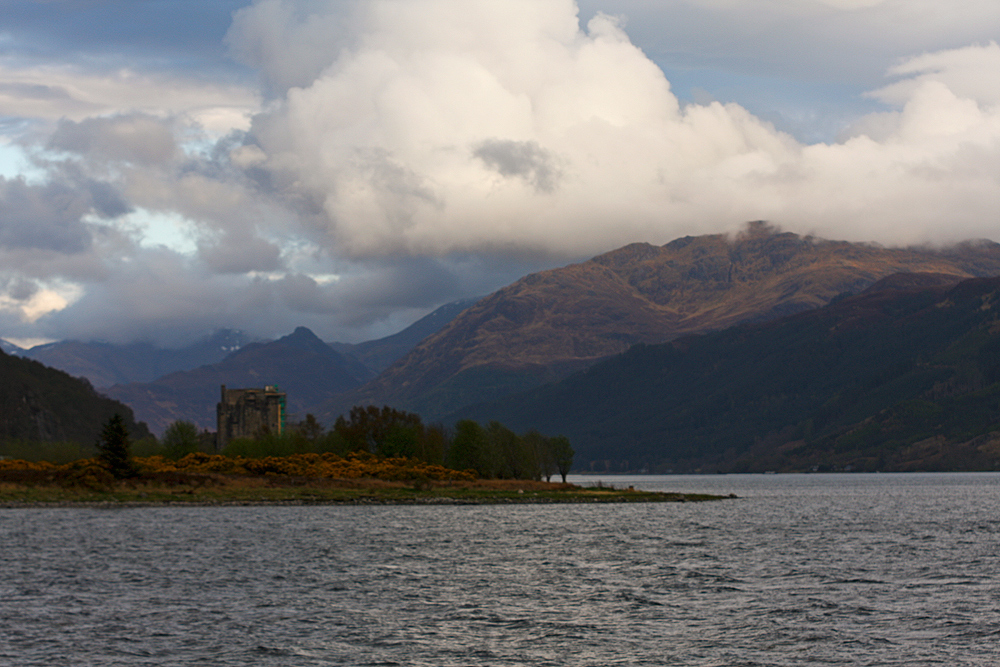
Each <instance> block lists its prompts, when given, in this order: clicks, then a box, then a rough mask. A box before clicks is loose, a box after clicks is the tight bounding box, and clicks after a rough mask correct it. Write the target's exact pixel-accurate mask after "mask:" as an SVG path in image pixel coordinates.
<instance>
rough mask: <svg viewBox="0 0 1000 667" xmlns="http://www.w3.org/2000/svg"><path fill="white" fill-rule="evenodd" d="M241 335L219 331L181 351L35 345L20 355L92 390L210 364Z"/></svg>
mask: <svg viewBox="0 0 1000 667" xmlns="http://www.w3.org/2000/svg"><path fill="white" fill-rule="evenodd" d="M250 340H251V339H250V338H249V337H248V336H247V335H246V334H244V333H243V332H241V331H232V330H230V329H222V330H219V331H216V332H215V333H213V334H212V335H210V336H207V337H205V338H203V339H202V340H199V341H198V342H196V343H194V344H192V345H189V346H187V347H184V348H180V349H176V350H172V349H163V348H159V347H155V346H153V345H151V344H149V343H131V344H128V345H115V344H113V343H82V342H79V341H62V342H58V343H48V344H46V345H37V346H35V347H33V348H31V349H30V350H26V351H23V352H21V353H20V355H21V356H24V357H27V358H29V359H34V360H36V361H40V362H42V363H43V364H45V365H46V366H51V367H53V368H58V369H60V370H63V371H66V372H67V373H69V374H70V375H73V376H76V377H84V378H87V379H88V380H89V381H90V383H91V384H93V385H94V386H95V387H110V386H111V385H114V384H127V383H129V382H149V381H151V380H155V379H156V378H158V377H160V376H163V375H166V374H168V373H173V372H174V371H182V370H188V369H191V368H197V367H198V366H204V365H205V364H214V363H216V362H218V361H222V359H224V358H225V357H226V356H227V355H229V354H231V353H232V352H235V351H236V350H238V349H240V348H241V347H243V346H244V345H246V344H247V343H249V342H250Z"/></svg>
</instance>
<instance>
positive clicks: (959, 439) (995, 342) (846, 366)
mask: <svg viewBox="0 0 1000 667" xmlns="http://www.w3.org/2000/svg"><path fill="white" fill-rule="evenodd" d="M998 315H1000V278H989V279H971V280H966V281H963V282H960V283H958V284H955V283H954V278H953V277H949V276H941V275H926V274H903V275H898V276H893V277H891V278H889V279H886V280H883V281H881V282H879V283H876V284H875V285H874V286H872V287H871V288H869V289H868V290H867V291H865V292H864V293H862V294H859V295H857V296H853V297H848V298H844V299H841V300H838V301H837V302H836V303H833V304H831V305H829V306H826V307H824V308H821V309H818V310H815V311H811V312H807V313H801V314H798V315H794V316H791V317H788V318H785V319H782V320H778V321H774V322H769V323H765V324H757V325H744V326H738V327H734V328H731V329H728V330H725V331H721V332H718V333H713V334H709V335H702V336H688V337H684V338H681V339H678V340H676V341H673V342H671V343H667V344H662V345H640V346H636V347H634V348H632V349H631V350H629V351H628V352H626V353H625V354H623V355H621V356H618V357H616V358H614V359H611V360H608V361H606V362H603V363H601V364H598V365H597V366H595V367H593V368H591V369H589V370H588V371H586V372H584V373H580V374H577V375H575V376H573V377H571V378H569V379H567V380H565V381H563V382H560V383H558V384H554V385H549V386H546V387H543V388H540V389H538V390H535V391H533V392H529V393H527V394H524V395H521V396H518V397H515V398H513V399H510V400H508V401H504V402H499V403H496V404H493V405H490V406H480V407H478V408H475V409H471V410H467V411H463V412H461V413H458V414H457V415H456V418H457V417H469V418H473V419H478V420H488V419H497V420H499V421H502V422H504V423H505V424H508V425H510V426H511V427H512V428H515V429H527V428H538V429H539V430H542V431H546V432H559V433H565V434H566V435H568V436H569V437H570V439H571V440H572V441H573V443H574V446H575V447H576V449H577V452H578V457H577V461H578V466H577V467H578V469H579V468H587V467H590V466H593V467H595V468H597V469H605V468H611V469H623V470H640V469H645V470H649V471H656V472H666V471H703V472H715V471H766V470H779V471H782V470H785V471H790V470H802V471H808V470H883V471H889V470H979V469H1000V319H998ZM588 462H589V463H588Z"/></svg>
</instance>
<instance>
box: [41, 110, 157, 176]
mask: <svg viewBox="0 0 1000 667" xmlns="http://www.w3.org/2000/svg"><path fill="white" fill-rule="evenodd" d="M48 147H49V149H52V150H58V151H69V152H73V153H79V154H81V155H86V156H93V157H101V158H104V159H112V160H122V161H125V162H131V163H134V164H156V163H162V162H166V161H168V160H170V159H171V158H172V157H173V156H174V154H175V152H176V141H175V139H174V135H173V131H172V130H171V128H170V127H169V124H168V123H167V122H165V121H163V120H161V119H158V118H153V117H151V116H148V115H145V114H127V115H119V116H113V117H110V118H104V117H101V118H87V119H85V120H82V121H80V122H78V123H77V122H73V121H71V120H62V121H60V122H59V125H58V127H57V128H56V130H55V132H53V133H52V136H51V137H50V138H49V144H48Z"/></svg>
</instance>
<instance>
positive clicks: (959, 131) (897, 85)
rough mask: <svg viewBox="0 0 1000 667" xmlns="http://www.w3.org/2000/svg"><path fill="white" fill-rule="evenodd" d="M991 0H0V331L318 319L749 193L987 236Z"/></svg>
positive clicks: (323, 333)
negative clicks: (577, 0) (955, 1)
mask: <svg viewBox="0 0 1000 667" xmlns="http://www.w3.org/2000/svg"><path fill="white" fill-rule="evenodd" d="M997 40H1000V3H998V2H996V0H964V1H963V2H961V3H954V2H947V1H945V0H657V1H655V2H654V1H643V0H603V1H602V0H580V1H579V2H572V1H571V0H503V1H502V2H500V1H498V0H256V1H253V2H246V1H245V0H244V1H235V0H213V1H212V2H204V1H203V0H197V1H196V0H33V1H28V0H0V337H2V338H6V339H8V340H12V341H14V342H18V343H19V344H21V345H30V344H33V343H37V342H42V341H51V340H64V339H77V340H103V341H108V342H119V343H121V342H130V341H136V340H143V341H149V342H153V343H156V344H160V345H165V346H176V345H182V344H185V343H187V342H190V341H192V340H194V339H196V338H198V337H200V336H203V335H205V334H207V333H209V332H210V331H212V330H215V329H218V328H236V329H242V330H244V331H247V332H248V333H250V334H252V335H256V336H260V337H263V338H271V337H276V336H281V335H284V334H286V333H289V332H291V331H292V330H293V329H294V328H295V327H296V326H300V325H301V326H307V327H309V328H311V329H312V330H313V331H314V332H316V333H317V335H319V336H320V337H322V338H323V339H324V340H328V341H343V342H360V341H362V340H369V339H372V338H378V337H381V336H384V335H388V334H391V333H394V332H395V331H397V330H399V329H401V328H403V327H404V326H406V325H407V324H409V323H410V322H412V321H414V320H415V319H417V318H419V317H420V316H422V315H424V314H426V313H427V312H429V311H430V310H432V309H433V308H435V307H437V306H439V305H441V304H443V303H447V302H450V301H453V300H456V299H460V298H467V297H471V296H478V295H484V294H487V293H489V292H491V291H493V290H495V289H498V288H500V287H502V286H503V285H506V284H509V283H510V282H512V281H514V280H516V279H517V278H519V277H521V276H523V275H525V274H527V273H530V272H532V271H537V270H541V269H546V268H552V267H556V266H562V265H565V264H568V263H571V262H574V261H581V260H583V259H586V258H588V257H591V256H594V255H597V254H600V253H602V252H606V251H608V250H612V249H614V248H617V247H620V246H623V245H625V244H628V243H632V242H648V243H654V244H663V243H666V242H669V241H671V240H673V239H675V238H678V237H681V236H685V235H695V234H707V233H737V232H738V231H739V230H740V229H741V228H742V227H743V226H744V225H745V224H746V223H747V222H748V221H751V220H767V221H769V222H771V223H772V224H774V225H776V226H778V227H780V228H782V229H785V230H788V231H793V232H796V233H800V234H813V235H816V236H819V237H822V238H830V239H846V240H851V241H863V242H875V243H880V244H883V245H888V246H892V245H909V244H932V245H942V244H949V243H954V242H958V241H962V240H968V239H980V238H986V239H991V240H994V241H1000V220H998V212H1000V46H998V44H997Z"/></svg>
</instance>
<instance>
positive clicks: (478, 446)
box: [447, 419, 493, 477]
mask: <svg viewBox="0 0 1000 667" xmlns="http://www.w3.org/2000/svg"><path fill="white" fill-rule="evenodd" d="M486 448H487V443H486V433H485V432H484V431H483V427H482V426H480V425H479V424H477V423H476V422H474V421H472V420H470V419H464V420H462V421H460V422H458V423H457V424H455V435H454V436H453V437H452V440H451V447H450V448H449V449H448V458H447V465H448V467H449V468H452V469H454V470H475V471H476V472H477V473H479V476H480V477H492V473H493V466H492V464H491V461H490V460H489V458H488V457H487V455H486Z"/></svg>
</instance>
